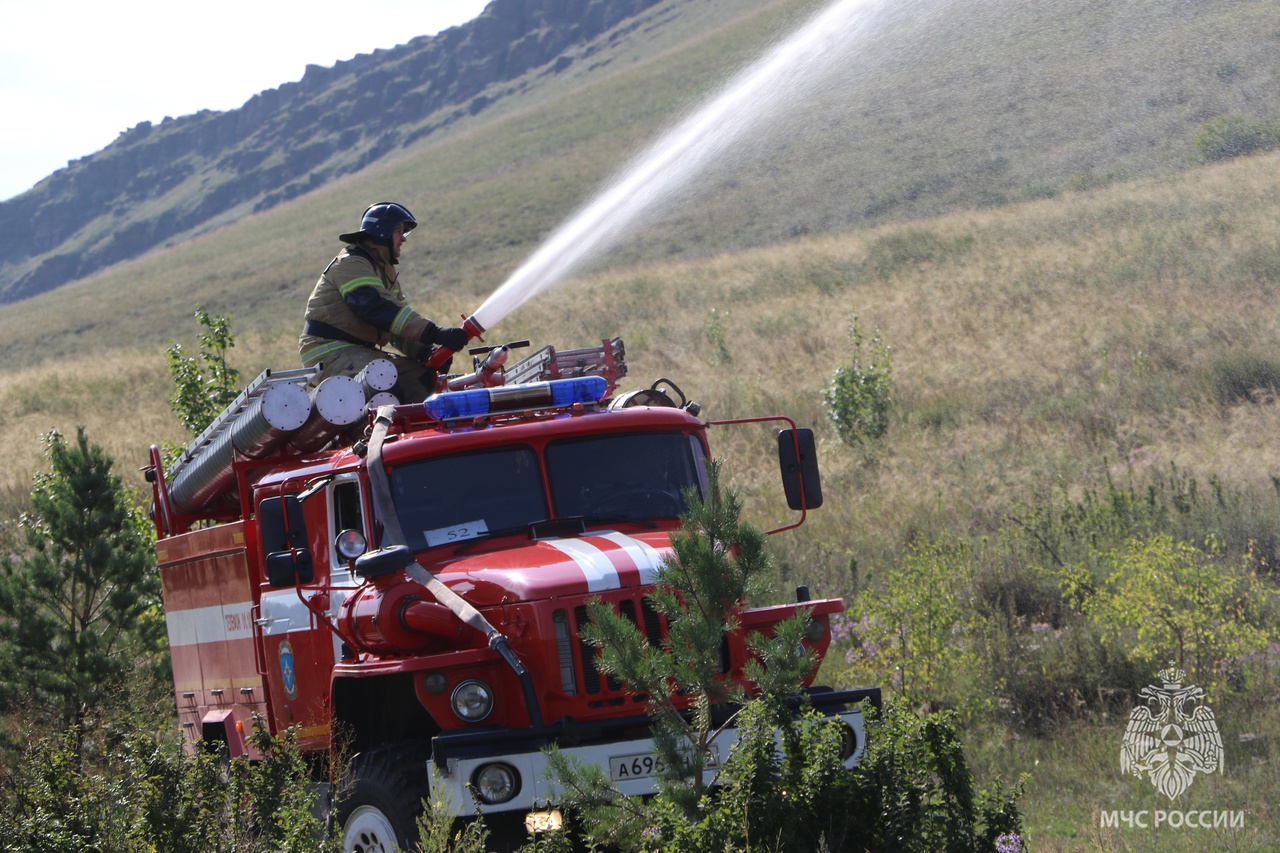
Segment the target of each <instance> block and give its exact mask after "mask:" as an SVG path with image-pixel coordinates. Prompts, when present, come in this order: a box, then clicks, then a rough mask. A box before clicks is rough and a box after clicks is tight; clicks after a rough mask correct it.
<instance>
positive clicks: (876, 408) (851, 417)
mask: <svg viewBox="0 0 1280 853" xmlns="http://www.w3.org/2000/svg"><path fill="white" fill-rule="evenodd" d="M849 341H850V345H851V353H850V363H849V364H848V365H845V366H842V367H838V368H836V371H835V373H834V374H833V375H832V377H831V384H830V385H828V386H827V388H826V390H824V391H823V392H822V399H823V402H824V403H825V404H826V407H827V415H828V417H830V418H831V422H832V423H833V424H835V427H836V433H837V434H839V436H840V440H841V441H843V442H844V443H845V444H848V445H850V446H853V447H857V446H859V445H861V444H863V443H865V442H867V441H869V440H873V439H878V438H881V437H882V436H884V434H885V433H886V432H887V431H888V430H889V415H890V412H891V408H892V405H893V378H892V375H891V372H892V364H891V362H890V358H889V347H888V346H886V345H885V344H884V343H883V342H882V341H881V340H880V330H879V329H876V331H875V333H874V334H873V335H872V337H871V352H870V354H869V355H867V354H864V353H863V346H862V329H861V327H860V325H859V321H858V316H857V315H856V314H855V315H854V316H853V322H852V323H851V324H850V327H849Z"/></svg>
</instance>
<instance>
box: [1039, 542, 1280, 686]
mask: <svg viewBox="0 0 1280 853" xmlns="http://www.w3.org/2000/svg"><path fill="white" fill-rule="evenodd" d="M1105 556H1106V561H1107V563H1108V564H1109V565H1110V573H1109V575H1108V577H1107V578H1106V580H1105V581H1104V583H1103V584H1102V585H1101V587H1094V586H1093V585H1092V584H1091V583H1089V581H1088V579H1087V577H1084V576H1083V573H1082V571H1081V570H1080V569H1075V568H1068V569H1064V570H1063V572H1062V580H1063V587H1064V592H1065V593H1066V595H1067V596H1068V598H1070V599H1072V600H1074V601H1077V602H1079V603H1080V605H1081V607H1082V609H1083V611H1084V613H1085V614H1086V617H1087V618H1088V620H1089V621H1090V622H1091V623H1092V624H1093V625H1095V626H1096V627H1097V628H1098V630H1099V631H1100V632H1101V634H1102V637H1103V640H1104V642H1105V643H1107V644H1108V646H1109V647H1111V648H1113V649H1115V650H1116V651H1118V652H1120V653H1122V654H1124V655H1125V656H1126V657H1128V658H1130V659H1132V660H1134V661H1136V662H1139V663H1141V664H1143V665H1144V666H1145V667H1146V668H1147V669H1149V670H1151V671H1154V670H1155V669H1156V668H1157V667H1158V665H1159V664H1161V663H1162V662H1164V661H1167V660H1173V661H1175V662H1176V663H1177V664H1178V665H1179V666H1181V667H1183V668H1185V669H1186V670H1187V672H1189V673H1190V674H1191V677H1192V679H1193V680H1194V681H1195V682H1196V683H1197V684H1200V685H1202V686H1204V687H1206V688H1208V689H1210V690H1215V691H1218V690H1221V689H1222V688H1223V687H1224V686H1225V681H1226V678H1227V677H1228V675H1229V674H1230V673H1232V672H1233V670H1234V669H1235V668H1236V667H1238V666H1239V663H1240V661H1242V660H1243V659H1245V658H1246V657H1247V656H1249V654H1250V653H1252V652H1254V651H1255V650H1257V649H1262V648H1266V647H1267V646H1269V645H1270V644H1271V643H1274V642H1276V640H1277V639H1278V637H1277V632H1276V629H1275V627H1274V624H1275V623H1274V620H1275V615H1276V612H1277V604H1278V602H1277V595H1276V592H1275V590H1274V589H1272V588H1271V587H1269V586H1268V585H1267V584H1265V583H1263V582H1262V581H1261V580H1260V579H1259V578H1258V576H1257V575H1256V574H1255V572H1254V571H1253V570H1252V568H1251V567H1250V566H1249V565H1247V564H1246V565H1245V566H1244V567H1242V568H1241V569H1239V570H1236V569H1233V568H1231V567H1230V566H1226V565H1223V564H1222V555H1221V554H1220V553H1218V549H1217V547H1216V545H1214V543H1212V542H1211V543H1210V547H1209V549H1208V550H1202V549H1200V548H1197V547H1196V546H1194V545H1192V544H1190V543H1187V542H1179V541H1176V540H1175V539H1173V538H1172V537H1170V536H1168V535H1167V534H1160V535H1156V536H1152V537H1150V538H1146V539H1137V538H1135V539H1131V540H1129V541H1128V542H1126V543H1124V544H1123V545H1121V546H1120V547H1117V548H1115V549H1113V550H1111V551H1109V552H1108V553H1107V554H1106V555H1105Z"/></svg>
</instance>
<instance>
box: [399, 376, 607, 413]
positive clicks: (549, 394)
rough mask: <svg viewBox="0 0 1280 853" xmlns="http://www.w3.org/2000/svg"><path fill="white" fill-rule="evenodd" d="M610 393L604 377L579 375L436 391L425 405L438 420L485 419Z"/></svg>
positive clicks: (594, 399) (589, 400)
mask: <svg viewBox="0 0 1280 853" xmlns="http://www.w3.org/2000/svg"><path fill="white" fill-rule="evenodd" d="M608 392H609V383H608V381H606V380H605V378H604V377H603V376H578V377H575V378H573V379H552V380H550V381H548V382H530V383H528V384H525V385H510V386H503V387H500V388H473V389H471V390H469V391H449V392H446V393H444V394H433V395H432V396H430V397H428V398H427V400H426V402H424V403H423V404H422V406H423V408H424V409H426V411H427V414H428V415H430V416H431V417H433V418H435V419H436V420H438V421H448V420H453V419H455V418H482V417H484V416H485V415H493V414H500V413H503V412H528V411H535V410H537V409H559V408H565V407H568V406H572V405H573V404H574V403H598V402H600V400H601V399H602V398H603V397H604V395H605V394H607V393H608Z"/></svg>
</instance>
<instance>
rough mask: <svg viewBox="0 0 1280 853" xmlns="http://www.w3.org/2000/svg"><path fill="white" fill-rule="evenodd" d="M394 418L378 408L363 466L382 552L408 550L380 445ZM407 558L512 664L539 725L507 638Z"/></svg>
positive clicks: (417, 577) (388, 409)
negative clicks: (380, 538) (391, 549)
mask: <svg viewBox="0 0 1280 853" xmlns="http://www.w3.org/2000/svg"><path fill="white" fill-rule="evenodd" d="M394 418H395V407H394V406H381V407H379V409H378V413H377V415H376V416H375V417H374V421H373V432H372V433H371V434H370V436H369V453H368V456H367V457H366V466H367V468H368V473H369V489H370V491H371V492H372V496H373V506H374V510H375V511H376V513H377V516H378V519H379V520H380V521H381V522H382V542H381V543H380V550H384V551H385V550H387V549H389V548H394V547H397V546H399V547H402V548H404V549H405V550H406V551H408V543H406V542H405V538H404V531H403V530H402V529H401V527H400V518H399V516H398V515H397V514H396V506H395V502H394V501H393V500H392V498H391V485H390V483H389V482H388V480H387V469H386V467H385V466H384V465H383V464H382V445H383V443H384V442H385V441H386V438H387V431H388V430H389V429H390V428H391V423H392V421H393V420H394ZM408 560H409V562H408V565H407V566H405V570H404V571H405V574H406V575H408V577H409V579H410V580H412V581H414V582H415V583H418V584H421V585H422V586H424V587H426V589H427V590H428V591H429V592H430V593H431V594H432V595H433V596H435V599H436V601H438V602H440V603H441V604H443V605H444V606H445V607H447V608H449V610H450V612H452V613H453V615H454V616H456V617H458V619H460V620H461V621H462V622H464V623H465V624H467V625H470V626H471V627H472V628H474V629H476V630H477V631H479V632H480V633H481V634H483V635H484V636H485V638H486V639H487V640H488V642H489V648H490V649H492V650H493V651H495V652H497V653H498V654H499V655H500V656H501V657H502V659H503V660H504V661H506V663H507V665H508V666H509V667H511V670H512V671H513V672H514V673H515V675H516V678H517V679H518V680H519V682H520V689H521V691H522V692H523V693H524V701H525V705H526V706H527V707H528V710H529V722H530V723H531V724H532V726H533V727H534V728H541V727H542V711H541V710H540V708H539V707H538V694H537V692H536V691H535V690H534V686H533V676H532V675H531V674H530V673H529V670H528V669H526V668H525V666H524V664H522V663H521V662H520V659H519V658H517V657H516V654H515V652H513V651H512V650H511V643H510V641H509V640H508V639H507V637H506V636H505V635H504V634H503V633H502V632H501V631H499V630H498V629H497V628H495V627H493V626H492V625H491V624H489V620H487V619H485V618H484V615H483V614H482V613H480V611H479V610H476V609H475V608H474V607H472V606H471V603H470V602H469V601H467V600H466V599H465V598H463V597H462V596H460V595H458V594H457V593H456V592H454V591H453V590H451V589H450V588H449V587H447V586H445V584H444V583H443V582H442V581H441V580H440V579H439V578H437V577H436V576H435V575H433V574H431V572H428V571H427V570H426V569H424V568H423V567H422V566H420V565H419V564H418V561H417V560H416V559H414V558H413V556H412V554H410V555H409V557H408Z"/></svg>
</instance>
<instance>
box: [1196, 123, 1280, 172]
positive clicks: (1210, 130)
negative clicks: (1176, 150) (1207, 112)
mask: <svg viewBox="0 0 1280 853" xmlns="http://www.w3.org/2000/svg"><path fill="white" fill-rule="evenodd" d="M1273 148H1280V123H1276V122H1262V121H1257V120H1255V119H1250V118H1246V117H1245V116H1240V115H1228V116H1218V117H1217V118H1211V119H1209V120H1208V121H1207V122H1205V123H1204V124H1203V125H1202V126H1201V128H1200V132H1199V133H1198V134H1197V135H1196V139H1195V150H1196V154H1195V157H1196V160H1197V162H1200V163H1214V162H1217V161H1219V160H1230V159H1232V158H1233V157H1243V156H1244V155H1246V154H1254V153H1257V152H1259V151H1270V150H1271V149H1273Z"/></svg>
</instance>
